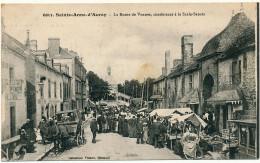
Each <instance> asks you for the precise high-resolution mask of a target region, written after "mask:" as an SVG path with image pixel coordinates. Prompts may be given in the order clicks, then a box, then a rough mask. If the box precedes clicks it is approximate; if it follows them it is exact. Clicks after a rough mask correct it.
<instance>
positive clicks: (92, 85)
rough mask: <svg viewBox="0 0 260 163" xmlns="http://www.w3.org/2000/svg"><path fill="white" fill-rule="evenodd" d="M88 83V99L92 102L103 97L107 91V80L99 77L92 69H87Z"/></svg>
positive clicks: (108, 89)
mask: <svg viewBox="0 0 260 163" xmlns="http://www.w3.org/2000/svg"><path fill="white" fill-rule="evenodd" d="M87 78H88V84H89V90H90V91H89V95H90V99H91V100H92V101H94V102H97V101H100V100H101V99H104V98H105V97H106V96H107V95H108V94H109V93H110V88H109V84H108V82H106V81H104V80H103V79H101V78H100V77H99V76H98V75H97V74H95V73H94V72H93V71H89V72H88V74H87Z"/></svg>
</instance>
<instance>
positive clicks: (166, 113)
mask: <svg viewBox="0 0 260 163" xmlns="http://www.w3.org/2000/svg"><path fill="white" fill-rule="evenodd" d="M176 112H179V113H182V114H185V113H186V112H188V113H190V112H192V110H191V109H190V108H174V109H173V108H172V109H156V110H153V111H152V112H151V113H150V116H154V115H155V114H157V115H158V116H160V117H166V116H170V117H171V116H172V114H173V113H176Z"/></svg>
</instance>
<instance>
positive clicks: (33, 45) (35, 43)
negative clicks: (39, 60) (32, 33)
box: [30, 40, 38, 51]
mask: <svg viewBox="0 0 260 163" xmlns="http://www.w3.org/2000/svg"><path fill="white" fill-rule="evenodd" d="M30 46H31V50H32V51H37V50H38V47H37V40H31V41H30Z"/></svg>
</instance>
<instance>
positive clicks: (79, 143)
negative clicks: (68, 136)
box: [77, 134, 82, 147]
mask: <svg viewBox="0 0 260 163" xmlns="http://www.w3.org/2000/svg"><path fill="white" fill-rule="evenodd" d="M81 144H82V139H81V136H80V134H78V135H77V146H78V147H80V145H81Z"/></svg>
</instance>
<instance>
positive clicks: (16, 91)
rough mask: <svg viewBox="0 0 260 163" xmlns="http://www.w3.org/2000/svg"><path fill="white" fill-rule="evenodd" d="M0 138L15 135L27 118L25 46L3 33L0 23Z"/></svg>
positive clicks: (3, 138)
mask: <svg viewBox="0 0 260 163" xmlns="http://www.w3.org/2000/svg"><path fill="white" fill-rule="evenodd" d="M1 35H2V44H1V47H2V50H1V65H2V67H1V68H2V69H1V81H2V83H1V84H2V89H1V97H2V98H1V139H2V141H3V140H6V139H8V138H11V137H14V136H16V135H17V130H18V129H19V128H20V127H21V126H22V125H23V123H24V122H25V121H26V118H27V116H28V115H27V97H26V71H25V69H26V68H25V67H26V61H27V57H26V56H27V55H28V54H25V53H27V52H26V46H24V45H23V44H22V43H20V42H19V41H17V40H16V39H15V38H13V37H12V36H10V35H9V34H7V33H5V31H4V28H3V23H2V31H1Z"/></svg>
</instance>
